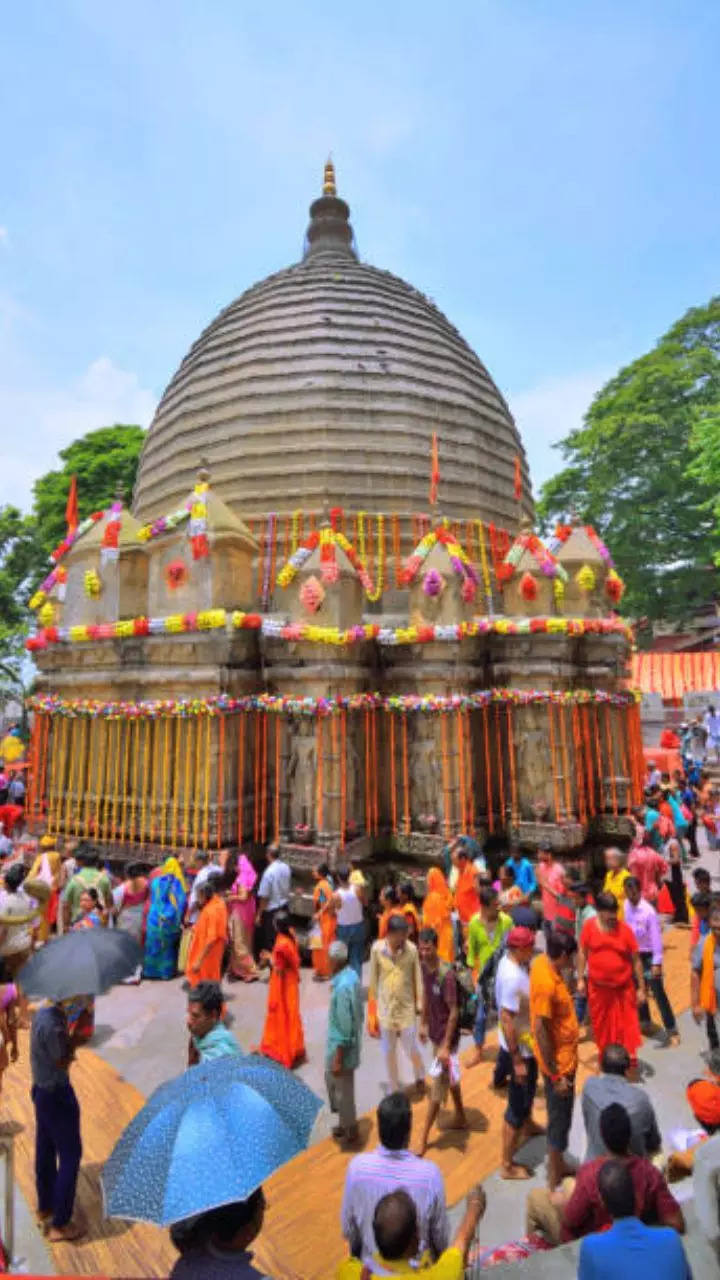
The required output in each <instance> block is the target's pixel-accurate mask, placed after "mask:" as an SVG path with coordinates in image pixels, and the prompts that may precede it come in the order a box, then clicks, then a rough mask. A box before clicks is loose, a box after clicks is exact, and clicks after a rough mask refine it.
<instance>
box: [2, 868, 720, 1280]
mask: <svg viewBox="0 0 720 1280" xmlns="http://www.w3.org/2000/svg"><path fill="white" fill-rule="evenodd" d="M701 863H702V864H703V865H705V866H707V867H708V869H709V870H710V871H711V874H712V875H713V878H714V887H716V888H717V887H720V877H719V876H718V875H717V872H718V870H720V855H718V854H711V853H709V851H707V849H705V850H704V852H703V856H702V859H701ZM228 996H229V1000H228V1003H229V1009H230V1012H231V1015H232V1019H233V1029H234V1031H235V1034H236V1035H237V1038H238V1040H239V1042H240V1044H241V1046H242V1048H243V1049H246V1050H249V1049H250V1048H251V1047H252V1046H253V1045H254V1044H255V1043H256V1042H257V1041H258V1039H259V1037H260V1034H261V1029H262V1025H263V1020H264V1015H265V1003H266V996H267V990H266V985H265V984H264V983H256V984H254V985H251V986H245V985H243V984H237V985H230V986H229V987H228ZM327 1000H328V992H327V988H326V986H325V985H324V984H316V983H314V982H313V981H312V977H311V974H310V973H309V972H308V971H305V972H303V976H302V995H301V1007H302V1015H303V1023H304V1027H305V1036H306V1043H307V1050H308V1057H309V1061H308V1063H307V1064H306V1065H305V1066H304V1067H302V1068H301V1069H300V1073H299V1074H300V1075H301V1076H302V1078H303V1079H304V1080H305V1081H306V1083H307V1084H308V1085H309V1086H310V1087H311V1088H312V1089H314V1090H315V1091H316V1092H317V1093H319V1094H320V1095H321V1096H324V1077H323V1064H324V1052H325V1032H326V1010H327ZM185 1009H186V997H185V993H184V990H183V985H182V981H181V980H180V979H178V980H176V981H173V982H167V983H150V982H145V983H142V984H141V985H140V986H139V987H120V988H117V989H116V990H114V991H113V992H111V993H110V994H109V995H107V996H105V997H103V998H102V999H100V1000H98V1002H97V1017H96V1034H95V1037H94V1040H93V1045H92V1047H93V1049H94V1051H95V1052H96V1053H98V1054H99V1055H100V1056H102V1057H103V1058H104V1059H105V1060H106V1061H107V1062H108V1063H109V1064H110V1065H111V1066H113V1067H114V1068H115V1069H116V1070H117V1071H118V1072H120V1073H121V1074H122V1075H123V1076H124V1077H125V1078H126V1079H127V1080H128V1081H130V1082H131V1083H132V1084H134V1085H135V1086H136V1088H138V1089H139V1090H140V1091H141V1092H142V1093H143V1094H145V1095H146V1096H147V1095H148V1094H150V1093H151V1092H152V1091H153V1090H154V1089H155V1088H156V1087H157V1086H158V1085H159V1084H161V1083H162V1082H163V1081H164V1080H167V1079H168V1078H169V1077H170V1076H172V1075H174V1074H176V1073H177V1072H179V1071H181V1070H183V1069H184V1066H185V1060H186V1051H187V1032H186V1030H185ZM680 1027H681V1032H682V1044H681V1045H680V1046H679V1047H678V1048H675V1049H660V1048H658V1047H657V1046H656V1045H655V1044H654V1043H653V1042H652V1041H650V1042H646V1044H645V1046H644V1048H643V1051H642V1056H641V1059H642V1062H643V1064H644V1068H645V1072H646V1079H645V1084H646V1087H647V1089H648V1091H649V1093H650V1095H651V1097H652V1099H653V1101H654V1103H655V1107H656V1110H657V1113H658V1118H659V1122H660V1126H661V1129H662V1131H663V1136H664V1137H665V1136H667V1135H668V1134H669V1132H670V1131H671V1130H672V1129H674V1128H677V1127H678V1126H682V1125H686V1124H687V1125H689V1124H690V1123H691V1116H690V1112H689V1110H688V1108H687V1104H686V1102H685V1096H684V1091H685V1085H686V1083H687V1081H688V1080H689V1079H691V1078H692V1076H693V1075H695V1074H697V1073H698V1072H699V1070H700V1069H701V1067H702V1060H701V1053H702V1051H703V1049H704V1048H705V1042H704V1034H703V1033H702V1031H701V1030H700V1029H698V1028H697V1027H695V1025H694V1023H693V1021H692V1018H691V1017H690V1015H689V1014H686V1015H684V1016H683V1017H682V1018H681V1020H680ZM405 1071H406V1078H407V1079H408V1080H409V1078H410V1077H409V1066H406V1068H405ZM382 1085H383V1070H382V1057H381V1053H380V1046H379V1043H378V1042H377V1041H375V1040H370V1039H369V1038H367V1037H366V1039H365V1042H364V1046H363V1064H362V1071H361V1072H360V1073H359V1077H358V1080H357V1102H358V1110H359V1111H360V1112H362V1111H368V1110H371V1109H372V1108H374V1107H375V1106H376V1105H377V1102H378V1099H379V1097H380V1096H381V1090H382ZM329 1129H330V1117H329V1113H328V1112H327V1110H326V1109H323V1111H322V1112H321V1114H320V1116H319V1118H318V1123H317V1126H316V1136H317V1137H318V1138H322V1137H326V1136H327V1134H328V1132H329ZM583 1138H584V1135H583V1129H582V1121H581V1119H580V1113H579V1108H578V1109H577V1110H576V1118H575V1123H574V1125H573V1131H572V1138H571V1153H572V1154H573V1155H575V1156H577V1157H581V1156H582V1152H583ZM526 1154H529V1155H530V1158H531V1162H532V1163H533V1164H534V1165H535V1177H534V1179H533V1180H532V1181H531V1182H527V1183H524V1184H517V1183H516V1184H512V1183H506V1182H503V1181H502V1179H500V1178H499V1177H498V1176H497V1175H494V1176H493V1177H491V1178H490V1179H488V1181H487V1183H486V1188H487V1192H488V1199H489V1203H490V1206H491V1208H490V1211H489V1212H488V1214H487V1218H486V1221H485V1222H484V1223H483V1225H482V1228H481V1239H482V1240H483V1242H484V1243H487V1244H495V1243H500V1242H502V1241H504V1240H508V1239H512V1238H514V1237H517V1236H518V1235H520V1234H522V1233H523V1223H524V1203H525V1195H526V1193H527V1191H528V1190H529V1189H530V1188H531V1187H533V1186H536V1185H542V1182H543V1179H544V1168H543V1143H542V1140H536V1141H535V1143H533V1144H531V1146H530V1147H529V1148H528V1152H527V1153H526ZM17 1199H18V1211H17V1230H16V1250H15V1253H16V1257H17V1258H18V1260H20V1259H22V1260H23V1261H22V1262H21V1263H20V1266H21V1267H22V1269H23V1270H25V1271H28V1270H29V1271H35V1272H39V1273H41V1274H42V1273H44V1274H52V1264H51V1262H50V1259H49V1256H48V1253H47V1250H46V1249H45V1246H44V1244H43V1242H42V1239H41V1237H40V1236H39V1233H38V1232H37V1229H36V1227H35V1225H34V1220H33V1218H32V1216H31V1215H30V1213H29V1210H28V1207H27V1205H25V1204H24V1202H23V1201H22V1197H20V1196H19V1193H18V1196H17ZM459 1212H460V1206H457V1207H456V1212H455V1213H454V1214H453V1217H455V1216H456V1214H459Z"/></svg>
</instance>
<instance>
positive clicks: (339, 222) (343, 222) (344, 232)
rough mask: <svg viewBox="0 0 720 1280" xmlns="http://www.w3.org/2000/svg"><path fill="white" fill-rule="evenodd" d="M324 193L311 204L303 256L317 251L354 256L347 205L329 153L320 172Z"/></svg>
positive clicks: (314, 253)
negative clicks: (341, 194)
mask: <svg viewBox="0 0 720 1280" xmlns="http://www.w3.org/2000/svg"><path fill="white" fill-rule="evenodd" d="M322 189H323V193H322V195H321V196H320V198H319V199H318V200H313V203H312V204H311V205H310V225H309V227H308V229H307V233H306V244H305V253H304V255H303V256H304V257H305V258H310V257H314V256H315V255H316V254H319V253H335V254H338V253H342V254H349V255H350V256H351V257H353V258H356V257H357V254H356V252H355V249H354V247H353V229H352V227H351V226H350V206H349V205H347V204H346V203H345V201H344V200H341V199H340V197H339V196H338V194H337V183H336V178H335V165H334V164H333V161H332V157H330V156H328V159H327V161H326V163H325V168H324V171H323V188H322Z"/></svg>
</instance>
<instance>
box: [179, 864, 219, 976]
mask: <svg viewBox="0 0 720 1280" xmlns="http://www.w3.org/2000/svg"><path fill="white" fill-rule="evenodd" d="M219 879H220V877H219V876H210V877H209V879H208V880H206V881H205V883H204V884H201V885H200V887H199V889H198V891H197V902H198V906H199V908H200V915H199V916H198V918H197V922H196V924H195V928H194V929H193V934H192V941H191V943H190V952H189V955H188V962H187V970H186V972H187V980H188V982H189V983H190V986H191V987H196V986H197V984H198V982H219V981H220V979H221V978H222V962H223V955H224V953H225V946H226V943H227V940H228V910H227V907H226V905H225V902H224V899H223V898H221V897H219V896H218V893H217V886H218V881H219Z"/></svg>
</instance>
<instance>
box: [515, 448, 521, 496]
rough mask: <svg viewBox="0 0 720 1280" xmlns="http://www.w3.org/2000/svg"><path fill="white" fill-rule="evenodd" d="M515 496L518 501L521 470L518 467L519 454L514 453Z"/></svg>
mask: <svg viewBox="0 0 720 1280" xmlns="http://www.w3.org/2000/svg"><path fill="white" fill-rule="evenodd" d="M515 497H516V499H517V501H518V502H519V501H520V499H521V498H522V471H521V469H520V454H519V453H516V454H515Z"/></svg>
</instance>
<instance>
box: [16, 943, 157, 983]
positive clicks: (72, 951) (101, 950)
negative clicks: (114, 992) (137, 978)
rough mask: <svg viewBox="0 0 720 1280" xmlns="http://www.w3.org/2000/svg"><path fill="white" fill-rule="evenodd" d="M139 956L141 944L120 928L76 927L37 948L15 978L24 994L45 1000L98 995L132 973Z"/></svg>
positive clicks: (139, 961) (138, 963)
mask: <svg viewBox="0 0 720 1280" xmlns="http://www.w3.org/2000/svg"><path fill="white" fill-rule="evenodd" d="M142 958H143V953H142V947H140V946H139V944H138V943H137V942H136V941H135V939H134V938H132V937H131V936H130V934H129V933H125V932H124V930H122V929H100V928H98V929H78V930H77V931H73V932H72V933H66V934H64V935H63V936H62V938H55V939H54V940H53V941H52V942H48V943H47V945H46V946H44V947H42V948H41V950H40V951H36V952H35V955H34V956H32V957H31V958H30V960H28V962H27V964H24V965H23V967H22V969H21V970H20V972H19V974H18V976H17V981H18V983H19V985H20V986H21V987H22V989H23V991H24V992H25V994H26V995H28V996H44V997H45V999H46V1000H69V999H70V997H71V996H77V995H83V996H100V995H102V993H103V992H104V991H109V990H110V987H114V986H115V985H116V984H117V983H118V982H122V980H123V978H129V977H131V975H132V974H133V973H134V972H135V970H136V969H137V967H138V965H140V964H142Z"/></svg>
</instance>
